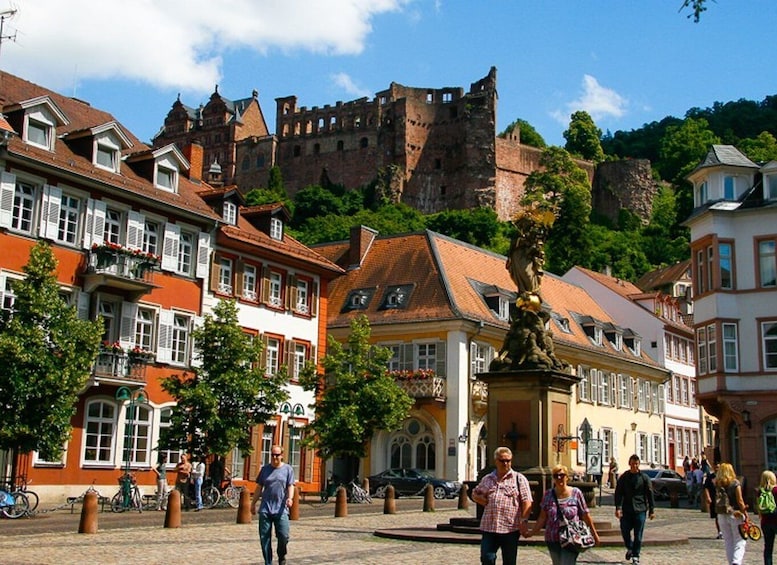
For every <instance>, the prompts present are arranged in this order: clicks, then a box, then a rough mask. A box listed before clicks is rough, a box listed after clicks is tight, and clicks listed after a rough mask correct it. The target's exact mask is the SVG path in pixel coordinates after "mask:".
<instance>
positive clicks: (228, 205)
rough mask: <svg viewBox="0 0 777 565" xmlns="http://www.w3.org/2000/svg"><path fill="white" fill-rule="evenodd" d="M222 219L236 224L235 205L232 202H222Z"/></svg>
mask: <svg viewBox="0 0 777 565" xmlns="http://www.w3.org/2000/svg"><path fill="white" fill-rule="evenodd" d="M222 216H223V219H224V221H225V222H226V223H228V224H229V225H231V226H234V225H235V224H237V206H235V204H234V203H233V202H224V209H223V211H222Z"/></svg>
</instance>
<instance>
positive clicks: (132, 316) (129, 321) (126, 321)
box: [119, 302, 138, 349]
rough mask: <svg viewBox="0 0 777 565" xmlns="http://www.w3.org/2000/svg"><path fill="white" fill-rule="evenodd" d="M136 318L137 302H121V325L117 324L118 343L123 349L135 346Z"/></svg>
mask: <svg viewBox="0 0 777 565" xmlns="http://www.w3.org/2000/svg"><path fill="white" fill-rule="evenodd" d="M137 318H138V304H137V302H122V303H121V325H120V326H119V345H121V346H122V347H123V348H125V349H126V348H132V347H134V346H135V323H136V320H137Z"/></svg>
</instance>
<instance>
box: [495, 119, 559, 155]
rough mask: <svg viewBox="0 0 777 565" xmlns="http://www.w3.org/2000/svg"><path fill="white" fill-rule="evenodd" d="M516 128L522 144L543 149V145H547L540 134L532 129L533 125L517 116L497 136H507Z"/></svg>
mask: <svg viewBox="0 0 777 565" xmlns="http://www.w3.org/2000/svg"><path fill="white" fill-rule="evenodd" d="M516 128H518V130H519V133H520V135H521V137H520V139H521V143H522V144H524V145H531V146H532V147H537V148H539V149H545V147H547V146H548V144H547V143H545V140H544V139H543V138H542V136H541V135H540V134H539V133H538V132H537V130H536V129H534V126H533V125H531V124H530V123H529V122H527V121H526V120H522V119H521V118H518V119H517V120H515V121H514V122H513V123H511V124H510V125H509V126H507V127H506V128H505V130H504V131H503V132H502V133H500V134H499V137H507V136H508V135H509V134H511V133H513V131H515V129H516Z"/></svg>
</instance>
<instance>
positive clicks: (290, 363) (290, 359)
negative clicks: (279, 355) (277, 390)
mask: <svg viewBox="0 0 777 565" xmlns="http://www.w3.org/2000/svg"><path fill="white" fill-rule="evenodd" d="M296 345H297V342H295V341H294V340H293V339H290V340H289V341H287V342H286V352H285V353H286V355H285V359H286V361H285V362H286V370H287V372H288V374H289V378H291V379H296V378H297V377H299V375H298V374H297V364H296V363H295V362H294V352H295V350H296Z"/></svg>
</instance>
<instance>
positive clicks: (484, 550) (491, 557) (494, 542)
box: [480, 532, 519, 565]
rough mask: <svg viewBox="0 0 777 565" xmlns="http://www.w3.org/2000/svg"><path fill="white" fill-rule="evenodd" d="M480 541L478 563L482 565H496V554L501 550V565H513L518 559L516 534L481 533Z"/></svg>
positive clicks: (517, 535)
mask: <svg viewBox="0 0 777 565" xmlns="http://www.w3.org/2000/svg"><path fill="white" fill-rule="evenodd" d="M482 533H483V538H482V539H481V540H480V563H481V564H482V565H496V552H497V550H498V549H500V548H501V549H502V563H503V565H515V562H516V560H517V558H518V537H519V534H518V532H510V533H508V534H495V533H494V532H482Z"/></svg>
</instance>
